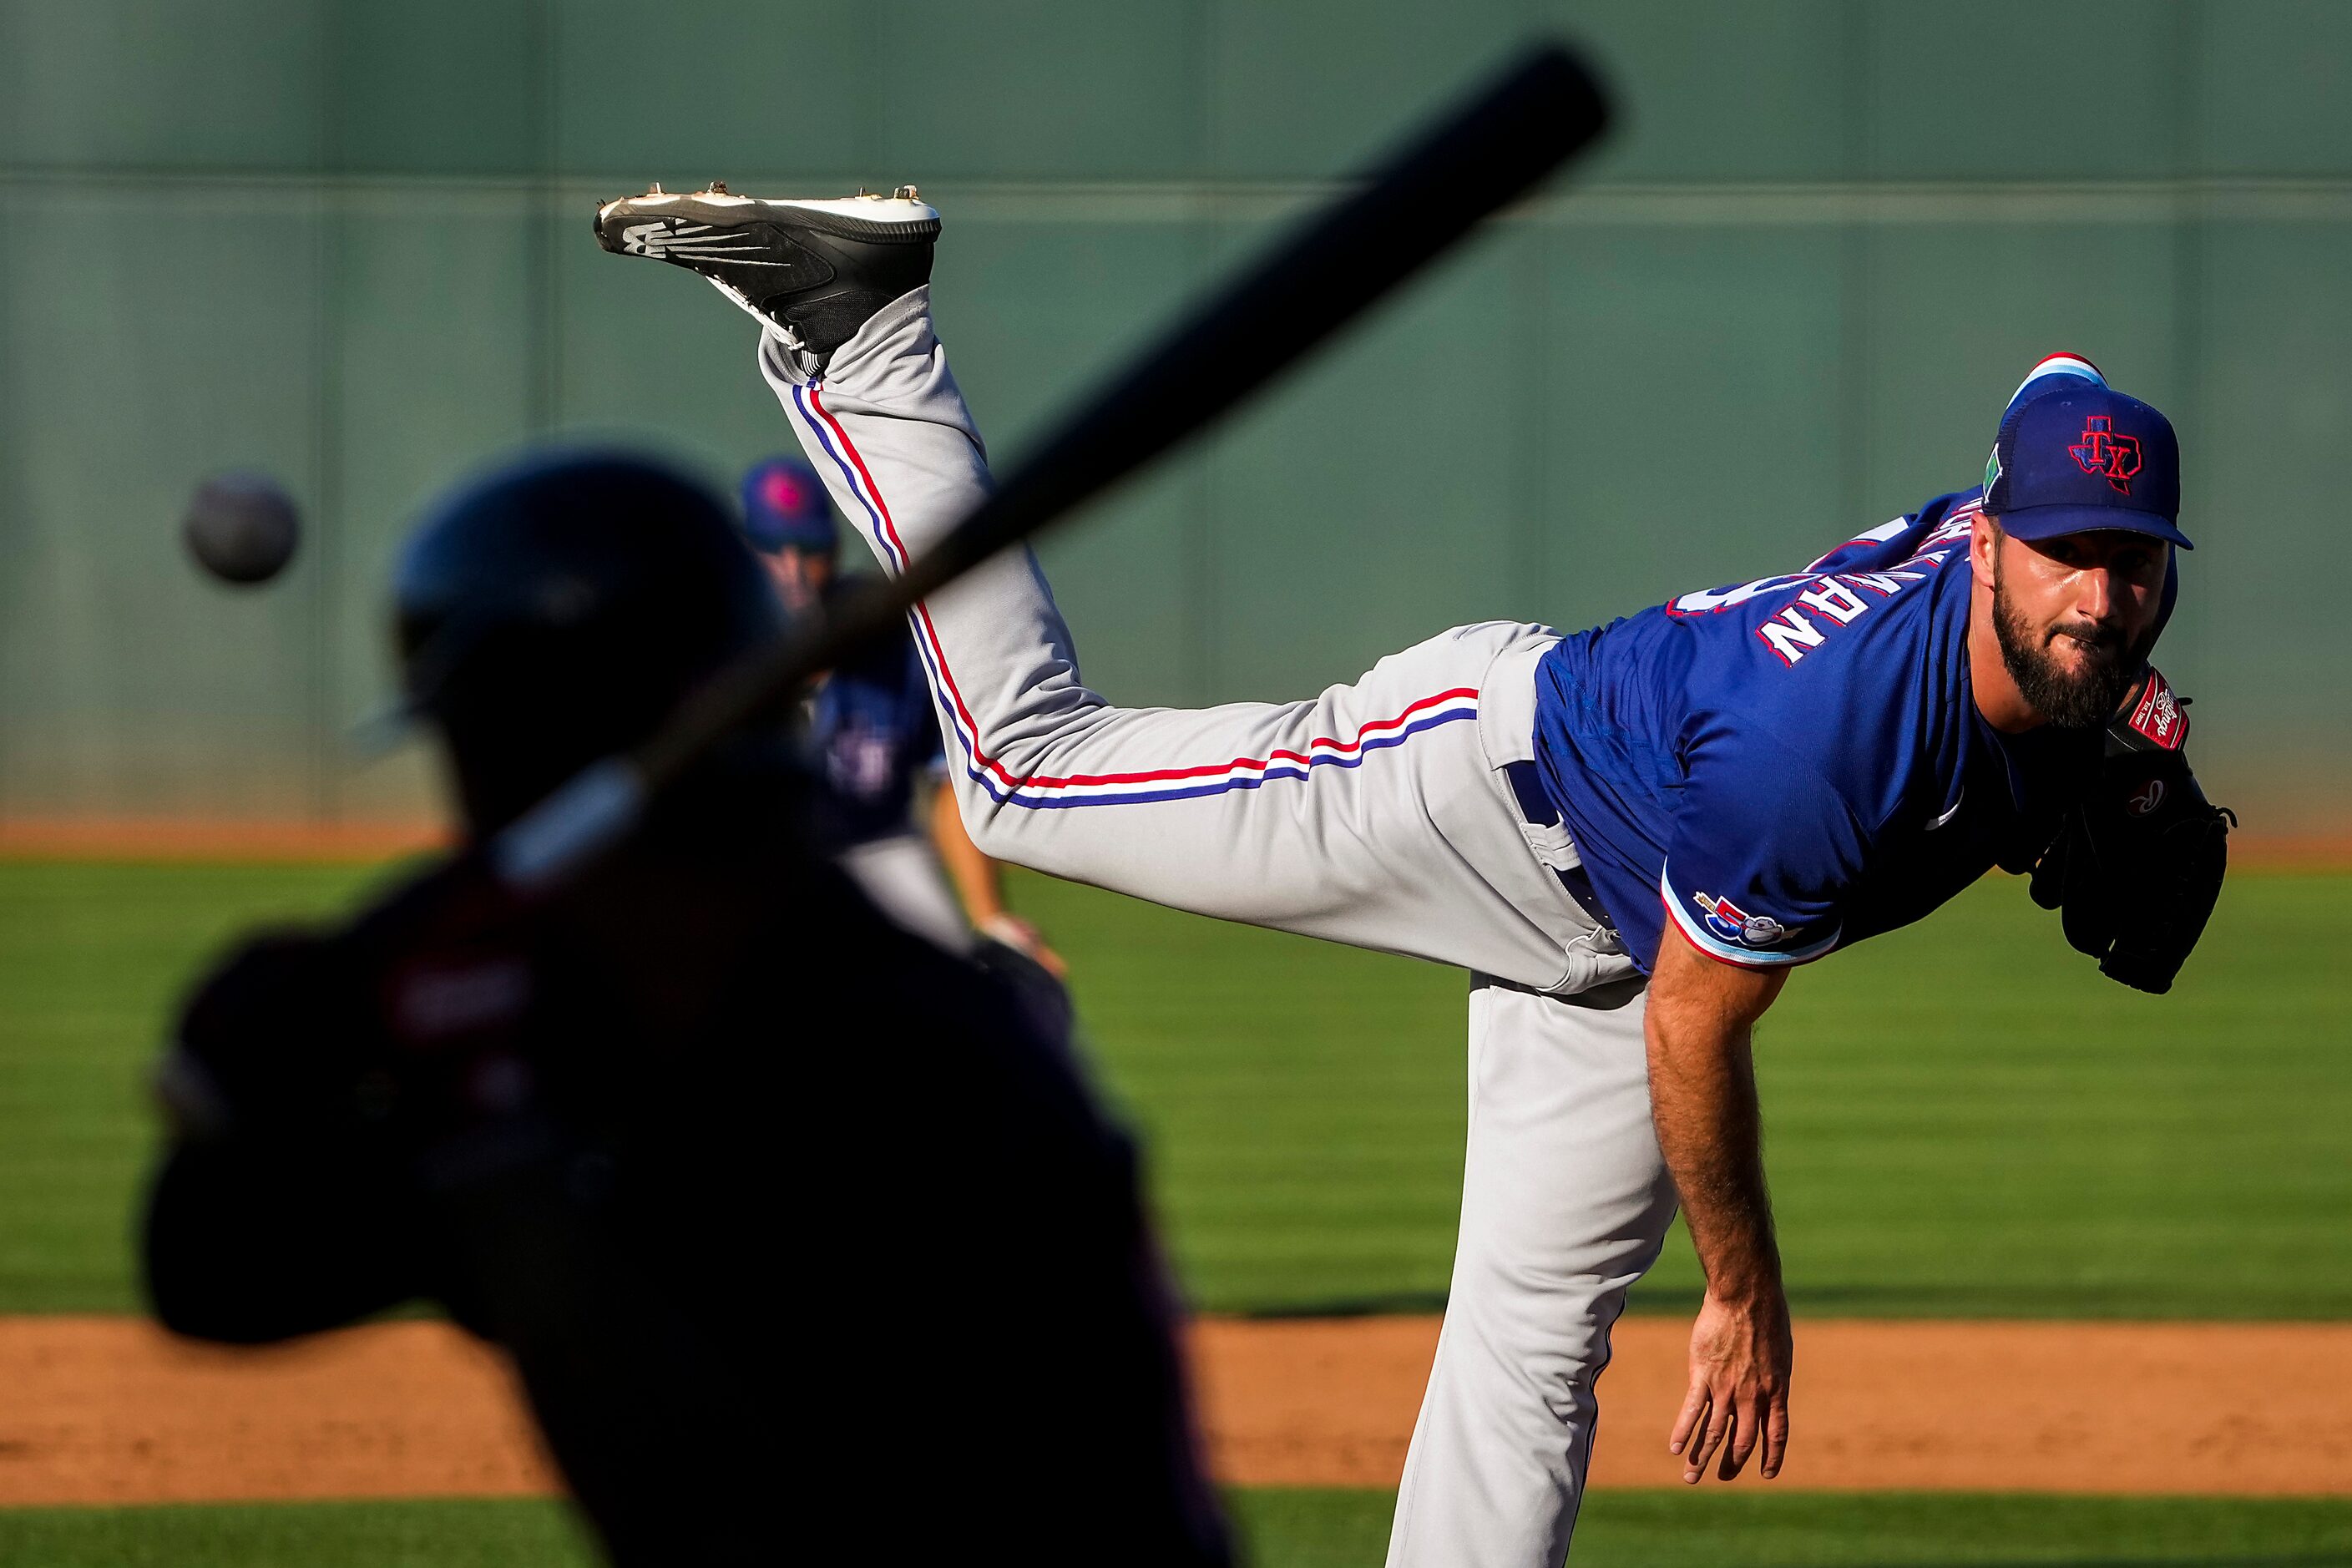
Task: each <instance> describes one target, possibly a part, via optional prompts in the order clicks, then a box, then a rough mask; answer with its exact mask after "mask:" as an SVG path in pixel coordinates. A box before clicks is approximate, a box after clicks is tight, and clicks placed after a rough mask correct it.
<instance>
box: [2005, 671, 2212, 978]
mask: <svg viewBox="0 0 2352 1568" xmlns="http://www.w3.org/2000/svg"><path fill="white" fill-rule="evenodd" d="M2186 706H2187V703H2186V700H2185V699H2179V698H2176V697H2174V696H2173V694H2172V689H2171V687H2169V686H2168V685H2167V684H2166V683H2165V679H2164V677H2163V676H2161V675H2159V674H2158V673H2157V672H2156V671H2155V670H2154V669H2153V668H2151V669H2149V671H2148V672H2147V680H2146V682H2145V683H2144V684H2143V686H2142V689H2141V691H2140V695H2139V700H2138V701H2137V702H2136V703H2135V704H2133V706H2132V708H2131V710H2130V711H2129V713H2128V714H2127V715H2126V716H2123V717H2119V718H2117V719H2116V721H2115V722H2113V723H2112V724H2110V725H2108V726H2107V736H2106V745H2105V754H2104V756H2103V757H2102V759H2101V761H2100V763H2099V767H2098V770H2097V772H2096V773H2095V775H2094V778H2093V782H2092V784H2091V785H2090V787H2089V788H2088V789H2087V790H2085V791H2084V795H2083V797H2082V799H2081V800H2080V801H2078V802H2077V803H2076V804H2075V805H2074V806H2073V808H2072V809H2070V810H2069V811H2068V812H2067V813H2066V816H2065V819H2064V822H2063V825H2062V826H2060V828H2059V830H2058V837H2056V838H2055V839H2054V840H2053V842H2052V843H2051V845H2050V847H2049V848H2048V849H2046V850H2044V851H2043V852H2042V858H2041V860H2040V861H2039V862H2038V863H2037V864H2036V865H2035V866H2034V868H2033V883H2032V892H2033V901H2034V902H2035V903H2037V904H2040V905H2041V906H2042V908H2043V909H2045V910H2062V911H2063V918H2064V922H2065V928H2066V940H2067V941H2068V942H2072V943H2073V944H2074V947H2075V948H2076V949H2077V950H2078V951H2080V952H2086V953H2089V954H2090V955H2091V956H2092V957H2093V958H2095V959H2097V960H2098V961H2099V973H2102V974H2105V975H2106V976H2107V977H2108V978H2109V979H2112V980H2118V981H2121V982H2122V983H2123V984H2126V985H2129V986H2131V987H2133V988H2134V989H2136V990H2140V991H2147V992H2153V993H2155V994H2158V995H2161V994H2164V993H2165V992H2167V991H2169V990H2171V989H2172V977H2173V976H2174V975H2176V974H2178V973H2179V972H2180V965H2181V964H2182V963H2184V962H2185V961H2186V960H2187V959H2188V957H2189V952H2190V950H2192V949H2193V948H2195V947H2196V945H2197V939H2198V938H2199V937H2200V935H2202V934H2203V933H2204V931H2205V921H2206V920H2207V918H2208V917H2210V915H2211V914H2212V912H2213V903H2214V900H2216V899H2218V898H2219V897H2220V896H2221V879H2222V876H2223V873H2224V872H2225V871H2226V869H2227V868H2228V865H2229V834H2230V829H2231V828H2232V827H2234V826H2237V824H2238V818H2237V816H2236V814H2235V813H2233V812H2231V810H2230V809H2229V808H2228V807H2227V806H2218V805H2212V804H2210V802H2208V801H2207V800H2206V798H2205V792H2204V791H2203V790H2201V789H2200V788H2198V787H2197V775H2196V774H2195V773H2191V772H2190V771H2189V757H2188V753H2187V752H2184V751H2183V750H2182V747H2183V745H2184V743H2185V742H2187V741H2188V739H2189V715H2188V713H2187V711H2186Z"/></svg>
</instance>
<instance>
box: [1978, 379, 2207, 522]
mask: <svg viewBox="0 0 2352 1568" xmlns="http://www.w3.org/2000/svg"><path fill="white" fill-rule="evenodd" d="M1984 509H1985V510H1986V511H1988V512H1990V513H1991V514H1992V515H1993V516H1995V517H1997V518H1999V519H2000V526H2001V529H2002V531H2004V532H2007V533H2011V534H2014V535H2015V536H2016V537H2018V538H2020V539H2055V538H2057V537H2058V536H2059V535H2060V534H2063V533H2083V532H2087V531H2090V530H2092V529H2098V528H2120V529H2126V530H2128V531H2131V532H2134V533H2145V534H2149V535H2152V536H2153V537H2155V538H2158V539H2161V540H2165V541H2167V542H2170V543H2173V544H2177V545H2179V546H2180V548H2181V549H2183V550H2190V549H2194V548H2195V546H2193V545H2191V544H2190V543H2189V539H2188V536H2187V535H2185V534H2183V533H2182V532H2181V531H2180V529H2179V521H2178V520H2179V516H2180V443H2179V441H2178V440H2177V439H2175V438H2174V437H2173V434H2172V422H2171V421H2170V420H2168V419H2167V418H2165V416H2163V415H2161V414H2158V412H2157V411H2156V410H2155V409H2153V408H2150V407H2149V406H2148V405H2147V404H2145V403H2142V402H2141V401H2140V400H2139V399H2138V398H2137V397H2126V396H2125V395H2123V394H2122V393H2120V392H2117V391H2116V390H2115V389H2114V388H2113V387H2111V386H2109V385H2108V384H2107V378H2106V377H2105V376H2104V375H2101V374H2099V367H2098V366H2096V365H2095V364H2093V363H2091V362H2090V361H2089V360H2086V359H2084V358H2083V357H2082V356H2081V355H2079V354H2052V355H2050V356H2049V357H2048V358H2047V359H2044V360H2043V361H2042V363H2040V364H2037V365H2035V366H2034V367H2033V371H2032V374H2030V375H2028V376H2027V377H2026V378H2025V380H2024V382H2023V384H2021V385H2020V386H2019V387H2018V389H2017V393H2016V395H2014V396H2012V397H2011V399H2010V400H2009V408H2008V411H2007V412H2006V413H2004V414H2002V416H2000V435H1999V436H1997V437H1994V439H1993V447H1992V459H1991V461H1990V462H1988V463H1987V464H1986V465H1985V505H1984Z"/></svg>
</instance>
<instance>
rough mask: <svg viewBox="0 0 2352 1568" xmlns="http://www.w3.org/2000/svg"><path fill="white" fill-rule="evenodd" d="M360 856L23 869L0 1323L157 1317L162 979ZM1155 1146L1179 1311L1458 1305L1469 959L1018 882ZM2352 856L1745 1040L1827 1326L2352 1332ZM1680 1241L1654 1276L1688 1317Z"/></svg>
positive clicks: (2024, 937) (1104, 1064)
mask: <svg viewBox="0 0 2352 1568" xmlns="http://www.w3.org/2000/svg"><path fill="white" fill-rule="evenodd" d="M370 876H371V874H370V873H366V872H362V871H354V870H352V869H349V868H301V867H290V868H289V867H266V866H240V867H155V866H110V865H109V866H93V865H72V864H57V865H49V864H36V863H22V864H5V865H0V1193H5V1194H7V1198H6V1203H5V1212H6V1216H7V1218H6V1223H5V1225H0V1311H58V1310H128V1309H131V1308H133V1307H134V1306H135V1305H136V1300H135V1296H134V1294H133V1286H132V1282H131V1279H130V1276H129V1273H128V1268H127V1258H128V1253H127V1249H126V1246H125V1237H126V1226H127V1224H128V1216H129V1215H130V1212H131V1205H132V1203H133V1201H134V1194H135V1192H136V1188H137V1182H138V1175H139V1171H140V1168H141V1166H142V1163H143V1162H144V1160H145V1159H146V1157H147V1153H148V1151H149V1149H150V1146H151V1139H152V1122H151V1118H150V1117H149V1115H148V1112H147V1110H146V1104H145V1097H144V1093H143V1090H142V1079H143V1074H144V1072H145V1069H146V1067H147V1064H148V1063H149V1062H150V1061H151V1060H152V1056H153V1053H154V1050H155V1047H156V1046H157V1043H158V1042H159V1041H160V1040H161V1038H162V1037H163V1031H164V1028H165V1026H166V1024H167V1021H168V1018H169V1015H170V1004H171V999H172V998H173V995H174V994H176V993H177V992H178V990H179V989H180V988H181V986H182V985H183V984H184V983H185V981H186V979H187V977H188V976H189V974H190V973H191V972H192V971H193V969H194V966H195V965H196V964H197V963H198V962H199V961H200V960H201V958H202V957H203V955H204V954H205V953H206V952H211V951H214V950H215V949H217V948H218V947H219V946H220V944H221V943H222V942H224V941H226V938H227V936H228V935H229V933H231V932H232V931H236V930H237V929H238V928H240V927H241V926H244V925H246V924H247V923H249V922H250V921H254V920H257V919H261V918H271V917H283V916H289V915H299V914H303V913H306V912H315V911H320V910H331V909H334V908H337V907H339V906H341V904H342V903H344V902H345V901H347V900H350V899H351V898H352V896H354V894H355V893H356V892H357V890H359V889H362V888H363V887H364V886H365V885H366V882H367V880H368V879H369V877H370ZM1016 891H1017V896H1018V899H1019V901H1020V902H1021V903H1022V904H1023V906H1024V908H1025V909H1027V910H1030V911H1031V912H1032V913H1034V915H1035V916H1036V918H1037V919H1038V920H1039V921H1040V922H1041V923H1043V924H1044V925H1045V927H1046V929H1047V930H1048V931H1049V932H1051V934H1052V935H1053V937H1054V939H1055V942H1058V943H1059V944H1060V945H1061V947H1062V948H1063V950H1064V951H1065V952H1066V954H1067V955H1068V956H1069V958H1070V960H1071V962H1072V965H1073V968H1074V972H1075V973H1076V979H1077V984H1078V992H1079V998H1080V1002H1081V1005H1082V1006H1083V1008H1084V1010H1085V1012H1086V1015H1087V1020H1088V1023H1089V1026H1090V1029H1091V1032H1092V1036H1093V1039H1094V1044H1095V1047H1096V1052H1097V1058H1098V1060H1099V1062H1100V1064H1101V1068H1102V1072H1103V1075H1104V1078H1105V1079H1106V1081H1107V1084H1108V1087H1109V1089H1111V1090H1112V1092H1113V1093H1114V1094H1115V1095H1116V1096H1117V1097H1118V1100H1119V1101H1120V1102H1121V1103H1122V1105H1123V1106H1124V1107H1125V1108H1126V1109H1127V1111H1128V1113H1129V1116H1130V1117H1131V1118H1132V1119H1133V1120H1134V1121H1136V1122H1137V1123H1138V1124H1139V1125H1140V1126H1141V1128H1142V1129H1143V1130H1144V1131H1145V1133H1146V1135H1147V1138H1148V1140H1149V1144H1150V1155H1151V1160H1152V1163H1153V1168H1154V1171H1155V1173H1156V1180H1157V1185H1158V1191H1159V1194H1160V1206H1161V1210H1162V1214H1163V1217H1164V1219H1165V1222H1166V1224H1167V1227H1168V1230H1169V1232H1170V1235H1171V1241H1172V1244H1173V1247H1174V1250H1175V1253H1176V1256H1177V1259H1178V1263H1179V1267H1180V1269H1181V1273H1182V1276H1183V1278H1184V1280H1185V1283H1186V1286H1187V1288H1188V1289H1189V1290H1190V1291H1191V1292H1192V1297H1193V1299H1194V1300H1195V1301H1197V1302H1198V1303H1199V1304H1201V1305H1202V1306H1203V1307H1207V1308H1211V1309H1214V1310H1239V1311H1264V1310H1312V1309H1316V1308H1368V1307H1369V1308H1377V1307H1390V1306H1433V1305H1435V1304H1436V1303H1437V1302H1438V1301H1439V1300H1441V1299H1442V1295H1443V1292H1444V1284H1445V1274H1446V1264H1447V1259H1448V1257H1449V1255H1450V1252H1451V1249H1452V1246H1453V1234H1454V1204H1455V1201H1456V1196H1457V1193H1458V1184H1459V1180H1460V1163H1461V1153H1462V1150H1461V1138H1462V1092H1463V1090H1462V1041H1461V1032H1462V1026H1461V1019H1462V1013H1463V989H1464V980H1463V977H1462V975H1461V974H1460V973H1458V972H1455V971H1450V970H1444V969H1438V968H1435V967H1433V966H1430V965H1424V964H1414V963H1406V962H1404V961H1402V960H1397V959H1388V958H1380V957H1375V956H1372V955H1370V954H1366V953H1361V952H1351V951H1349V950H1346V949H1342V948H1337V947H1332V946H1329V945H1327V944H1324V943H1319V942H1308V941H1305V940H1302V939H1299V938H1294V937H1285V936H1278V935H1275V934H1272V933H1269V932H1265V931H1250V930H1246V929H1244V928H1241V927H1235V926H1229V925H1220V924H1216V923H1213V922H1210V921H1201V920H1195V919H1191V918H1188V917H1183V916H1178V915H1171V914H1169V913H1167V912H1166V911H1163V910H1155V909H1151V908H1150V907H1148V906H1145V905H1141V904H1138V903H1135V902H1132V901H1130V900H1124V899H1118V898H1114V897H1111V896H1109V895H1106V894H1102V893H1099V892H1095V891H1092V890H1090V889H1081V888H1075V887H1069V886H1066V885H1064V884H1059V883H1052V882H1047V881H1045V880H1043V879H1035V878H1024V879H1021V880H1020V882H1019V883H1018V885H1017V889H1016ZM2347 926H2352V878H2347V877H2340V876H2269V877H2254V876H2250V877H2242V878H2240V879H2237V880H2235V881H2233V882H2232V883H2231V887H2230V889H2229V890H2228V893H2227V895H2226V896H2225V898H2224V900H2223V902H2222V905H2221V910H2220V912H2219V914H2218V915H2217V916H2216V918H2215V921H2214V925H2213V928H2212V930H2211V931H2210V933H2209V934H2208V936H2207V938H2206V941H2205V944H2204V946H2203V947H2202V948H2201V949H2200V952H2198V954H2197V956H2196V958H2195V959H2194V960H2193V961H2192V962H2191V964H2190V967H2189V970H2188V971H2187V972H2186V973H2185V974H2184V976H2183V978H2182V981H2181V984H2180V985H2179V987H2178V989H2177V990H2176V991H2175V992H2174V994H2172V995H2170V996H2168V997H2162V998H2158V997H2147V996H2142V995H2139V994H2137V993H2133V992H2129V991H2126V990H2124V989H2123V988H2122V987H2120V986H2116V985H2115V984H2111V983H2109V982H2107V981H2105V980H2103V979H2101V978H2100V977H2099V976H2098V974H2097V973H2096V972H2095V968H2094V967H2093V965H2091V964H2090V963H2089V962H2088V961H2086V960H2083V959H2081V958H2078V957H2077V956H2076V955H2074V953H2072V952H2069V951H2068V950H2067V949H2066V947H2065V945H2064V943H2063V941H2061V940H2060V938H2059V936H2058V932H2057V930H2056V921H2055V918H2054V917H2053V916H2048V915H2044V914H2043V913H2042V912H2041V911H2040V910H2035V909H2033V908H2032V906H2031V905H2030V904H2029V903H2028V902H2027V901H2026V899H2025V897H2024V892H2023V889H2022V887H2021V885H2020V884H2018V883H2015V882H2012V881H2010V880H2007V879H1993V880H1991V881H1989V882H1987V883H1986V884H1984V885H1982V886H1980V887H1979V888H1978V889H1975V890H1974V891H1973V892H1971V893H1970V894H1969V895H1968V896H1966V897H1964V898H1962V899H1961V900H1958V902H1956V903H1955V904H1954V905H1953V906H1952V907H1950V908H1949V909H1947V910H1943V911H1942V912H1940V913H1939V914H1937V916H1936V917H1935V918H1934V919H1933V920H1931V921H1927V922H1926V923H1925V924H1924V925H1921V926H1918V927H1915V928H1913V929H1912V930H1910V931H1904V932H1898V933H1896V934H1895V935H1893V936H1889V937H1885V938H1882V939H1880V940H1878V941H1876V942H1871V943H1868V944H1866V945H1865V946H1864V947H1861V948H1859V949H1857V950H1855V951H1854V952H1851V953H1844V954H1841V955H1839V956H1838V957H1837V958H1836V959H1834V960H1832V962H1829V963H1822V964H1817V965H1814V966H1812V967H1811V968H1809V969H1807V970H1805V971H1803V972H1802V973H1800V974H1798V975H1797V976H1796V977H1795V978H1794V979H1793V980H1792V981H1791V982H1790V986H1789V989H1788V992H1787V994H1786V995H1785V997H1784V998H1783V1000H1782V1002H1781V1004H1780V1006H1779V1007H1778V1008H1777V1009H1775V1011H1774V1013H1773V1015H1772V1016H1771V1017H1770V1018H1769V1019H1768V1020H1767V1021H1766V1024H1765V1026H1764V1028H1763V1030H1762V1032H1761V1036H1760V1041H1759V1059H1760V1070H1761V1073H1762V1076H1763V1081H1764V1095H1765V1109H1766V1113H1767V1117H1768V1121H1769V1142H1770V1155H1769V1159H1770V1165H1771V1171H1772V1178H1773V1185H1774V1191H1775V1195H1776V1198H1777V1201H1778V1203H1779V1205H1780V1220H1781V1232H1782V1243H1783V1246H1784V1247H1785V1248H1786V1252H1787V1258H1788V1269H1789V1277H1790V1287H1791V1291H1792V1294H1793V1295H1794V1297H1795V1298H1796V1300H1797V1303H1798V1306H1799V1309H1800V1310H1810V1311H1813V1312H1817V1313H1818V1312H1848V1313H1863V1314H1930V1313H1932V1314H1942V1315H1957V1314H1979V1313H1980V1314H1992V1315H2000V1316H2021V1315H2022V1316H2048V1317H2083V1316H2131V1317H2247V1318H2276V1317H2286V1318H2334V1317H2345V1316H2352V1247H2346V1246H2345V1245H2344V1236H2345V1222H2344V1216H2345V1215H2347V1214H2352V1154H2347V1148H2352V1144H2347V1138H2346V1134H2345V1131H2344V1130H2345V1129H2346V1128H2347V1126H2352V1050H2347V1048H2346V1047H2347V1042H2352V969H2347V966H2345V965H2344V964H2342V963H2340V962H2339V961H2337V960H2336V959H2335V958H2334V957H2333V956H2332V954H2333V948H2334V944H2335V941H2336V936H2337V934H2338V933H2339V932H2340V931H2344V930H2345V929H2347ZM1695 1286H1696V1270H1695V1268H1694V1266H1693V1264H1692V1262H1691V1259H1690V1256H1689V1250H1688V1248H1687V1247H1685V1246H1684V1245H1683V1244H1682V1243H1681V1242H1680V1241H1676V1242H1675V1243H1673V1244H1670V1246H1669V1247H1668V1248H1667V1252H1666V1257H1665V1259H1664V1262H1663V1263H1662V1264H1661V1265H1660V1267H1659V1268H1658V1269H1657V1271H1656V1273H1655V1274H1654V1276H1653V1278H1652V1279H1651V1280H1650V1281H1648V1282H1647V1283H1646V1284H1645V1286H1644V1288H1643V1292H1642V1301H1643V1304H1644V1305H1647V1306H1649V1307H1652V1308H1654V1309H1665V1308H1678V1307H1680V1306H1681V1305H1682V1304H1684V1303H1685V1301H1687V1300H1689V1299H1690V1297H1691V1295H1692V1293H1693V1291H1694V1289H1695Z"/></svg>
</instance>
